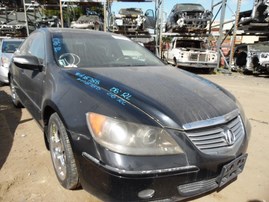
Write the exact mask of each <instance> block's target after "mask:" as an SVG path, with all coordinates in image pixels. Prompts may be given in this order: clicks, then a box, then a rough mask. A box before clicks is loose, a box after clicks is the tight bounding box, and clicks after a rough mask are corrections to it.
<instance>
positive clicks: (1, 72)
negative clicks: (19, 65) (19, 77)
mask: <svg viewBox="0 0 269 202" xmlns="http://www.w3.org/2000/svg"><path fill="white" fill-rule="evenodd" d="M8 72H9V68H7V67H3V66H0V81H1V82H2V83H9V79H8Z"/></svg>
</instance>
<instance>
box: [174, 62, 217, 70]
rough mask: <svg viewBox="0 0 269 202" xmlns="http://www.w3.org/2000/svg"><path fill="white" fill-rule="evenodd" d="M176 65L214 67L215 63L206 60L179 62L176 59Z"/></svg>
mask: <svg viewBox="0 0 269 202" xmlns="http://www.w3.org/2000/svg"><path fill="white" fill-rule="evenodd" d="M177 66H179V67H194V68H213V69H214V68H216V67H217V63H207V62H181V61H179V60H177Z"/></svg>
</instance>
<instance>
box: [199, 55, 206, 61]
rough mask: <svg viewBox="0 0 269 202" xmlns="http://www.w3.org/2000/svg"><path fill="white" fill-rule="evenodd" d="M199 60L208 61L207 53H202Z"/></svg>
mask: <svg viewBox="0 0 269 202" xmlns="http://www.w3.org/2000/svg"><path fill="white" fill-rule="evenodd" d="M199 61H200V62H205V61H206V54H200V55H199Z"/></svg>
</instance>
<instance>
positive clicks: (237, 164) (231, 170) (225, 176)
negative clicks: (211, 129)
mask: <svg viewBox="0 0 269 202" xmlns="http://www.w3.org/2000/svg"><path fill="white" fill-rule="evenodd" d="M247 156H248V155H247V154H244V155H242V156H240V157H238V158H237V159H235V160H233V161H232V162H230V163H228V164H226V165H225V166H223V168H222V171H221V174H220V176H219V178H218V179H217V183H218V184H219V187H222V186H223V185H225V184H226V183H227V182H229V181H231V180H232V179H234V178H236V177H237V176H238V175H239V174H240V173H241V172H242V171H243V169H244V167H245V163H246V159H247Z"/></svg>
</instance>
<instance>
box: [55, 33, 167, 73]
mask: <svg viewBox="0 0 269 202" xmlns="http://www.w3.org/2000/svg"><path fill="white" fill-rule="evenodd" d="M52 44H53V52H54V57H55V60H56V62H57V63H58V64H59V65H60V66H62V67H83V68H85V67H89V68H92V67H119V66H160V65H164V63H163V62H161V60H159V59H158V58H157V57H156V56H154V55H153V54H152V53H150V52H149V51H148V50H146V49H145V48H144V47H142V46H140V45H139V44H137V43H135V42H133V41H131V40H130V39H128V38H126V37H124V36H120V35H109V34H101V32H100V33H99V32H91V31H87V32H61V33H53V35H52Z"/></svg>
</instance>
